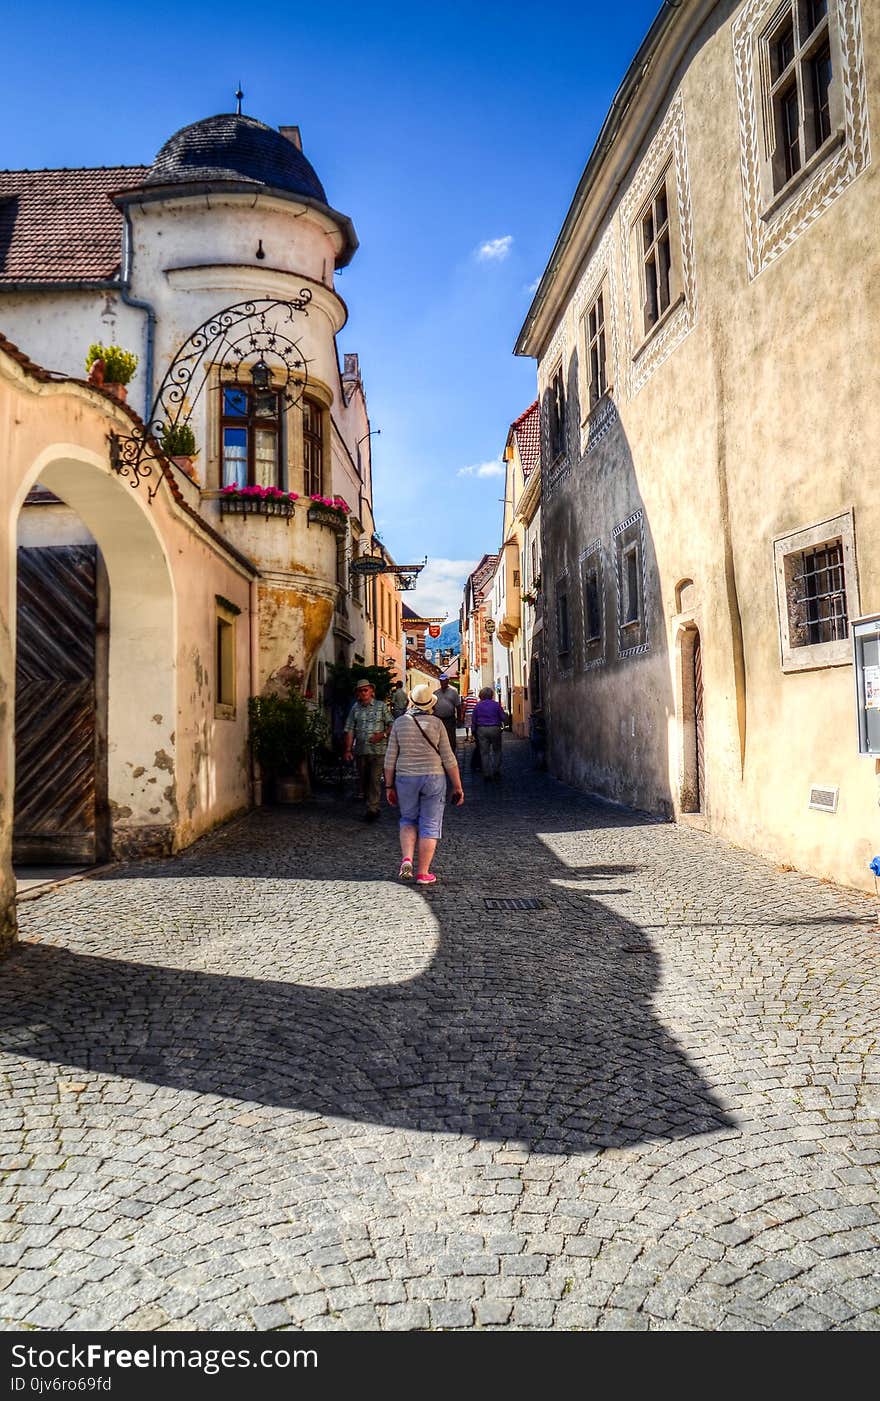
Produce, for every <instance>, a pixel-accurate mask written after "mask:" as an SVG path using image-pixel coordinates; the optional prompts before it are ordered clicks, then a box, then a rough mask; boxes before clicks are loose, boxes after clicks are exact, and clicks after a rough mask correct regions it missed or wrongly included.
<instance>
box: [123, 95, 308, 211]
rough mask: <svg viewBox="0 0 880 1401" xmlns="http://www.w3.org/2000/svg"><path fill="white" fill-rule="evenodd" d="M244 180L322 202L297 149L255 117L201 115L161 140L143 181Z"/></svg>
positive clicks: (148, 182)
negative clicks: (162, 141)
mask: <svg viewBox="0 0 880 1401" xmlns="http://www.w3.org/2000/svg"><path fill="white" fill-rule="evenodd" d="M214 180H234V181H237V182H240V181H247V182H249V183H252V184H255V185H270V186H273V187H274V188H275V189H277V190H289V191H290V192H291V193H292V194H297V195H305V196H306V197H307V198H308V199H314V200H318V201H320V203H321V204H326V203H327V196H326V195H325V193H324V187H323V185H322V184H321V182H320V180H319V179H318V177H317V175H316V174H315V172H314V170H313V169H312V167H311V165H310V164H309V162H308V161H307V160H306V158H305V156H304V155H303V153H302V151H300V150H298V148H297V147H296V146H294V144H293V142H292V141H288V140H287V138H286V137H284V136H282V135H281V133H280V132H278V131H276V130H275V129H274V128H273V127H270V126H266V125H265V123H264V122H258V121H257V120H256V119H255V118H254V117H242V116H238V115H236V114H235V113H227V114H225V115H223V116H219V117H206V118H205V119H204V121H201V122H194V123H193V125H192V126H185V127H181V129H180V131H177V132H175V133H174V135H173V136H172V137H171V138H170V139H169V140H168V141H166V142H165V145H164V146H163V147H162V149H161V151H160V152H159V154H158V155H157V157H156V159H155V160H154V161H153V164H152V165H151V166H150V170H149V174H148V175H147V177H146V180H145V181H144V184H146V185H194V184H202V183H203V182H205V181H214Z"/></svg>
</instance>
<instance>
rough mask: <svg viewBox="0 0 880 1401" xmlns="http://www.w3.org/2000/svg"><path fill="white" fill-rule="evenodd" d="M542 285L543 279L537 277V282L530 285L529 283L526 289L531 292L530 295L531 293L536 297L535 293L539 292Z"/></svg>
mask: <svg viewBox="0 0 880 1401" xmlns="http://www.w3.org/2000/svg"><path fill="white" fill-rule="evenodd" d="M540 285H541V279H540V277H536V278H535V280H534V282H530V283H529V285H528V287H527V288H526V291H527V292H529V293H531V294H532V295H534V293H535V292H537V290H538V288H539V287H540Z"/></svg>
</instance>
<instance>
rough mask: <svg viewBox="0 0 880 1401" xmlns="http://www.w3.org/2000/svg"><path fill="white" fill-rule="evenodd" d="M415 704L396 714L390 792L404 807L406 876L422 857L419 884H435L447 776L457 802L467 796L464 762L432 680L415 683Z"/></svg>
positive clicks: (389, 763)
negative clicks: (437, 709) (462, 770)
mask: <svg viewBox="0 0 880 1401" xmlns="http://www.w3.org/2000/svg"><path fill="white" fill-rule="evenodd" d="M410 700H411V702H412V705H411V709H410V710H408V711H407V713H406V714H405V715H401V716H400V718H399V719H397V720H395V722H394V725H393V727H392V730H391V738H390V739H389V741H388V750H387V753H386V755H385V796H386V797H387V799H388V802H389V803H390V804H391V806H392V807H396V808H398V809H399V811H400V870H399V871H398V876H399V878H400V879H401V880H412V876H413V860H414V859H416V843H418V857H417V859H416V884H417V885H433V884H434V883H435V881H436V879H437V877H436V876H435V875H434V874H433V873H432V871H431V862H432V861H433V859H434V852H435V851H436V849H437V843H438V842H439V840H440V837H441V836H442V834H443V809H444V807H445V805H446V780H447V778H448V779H449V782H450V785H451V788H452V802H453V804H454V805H455V806H456V807H458V806H459V805H460V804H461V803H463V802H464V789H463V788H462V786H461V775H460V773H459V771H458V763H457V762H456V758H455V754H454V753H453V751H452V748H451V746H450V743H449V735H448V732H447V729H446V726H445V724H444V723H443V721H442V720H439V719H438V718H437V716H436V715H434V714H433V713H432V712H433V711H434V709H435V707H436V704H437V699H436V695H432V694H431V688H430V686H426V685H420V686H414V687H413V691H412V696H411V697H410Z"/></svg>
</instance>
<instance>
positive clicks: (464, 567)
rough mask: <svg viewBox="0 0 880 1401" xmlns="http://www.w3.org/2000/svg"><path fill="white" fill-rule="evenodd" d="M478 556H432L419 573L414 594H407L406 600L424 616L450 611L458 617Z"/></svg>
mask: <svg viewBox="0 0 880 1401" xmlns="http://www.w3.org/2000/svg"><path fill="white" fill-rule="evenodd" d="M476 564H477V561H476V560H475V559H429V560H428V563H427V564H426V565H425V567H424V569H423V570H422V572H421V574H420V575H419V582H418V587H417V588H416V590H415V592H414V593H407V594H403V595H402V597H403V599H404V601H405V602H406V603H407V604H408V605H409V607H410V608H411V609H412V610H413V612H414V613H418V614H419V616H420V617H423V618H439V617H442V616H443V614H444V613H448V614H449V617H450V618H455V617H457V616H458V610H459V608H460V607H461V598H462V594H463V593H464V584H465V580H466V579H467V576H468V575H469V574H470V572H471V570H472V569H474V568H475V566H476Z"/></svg>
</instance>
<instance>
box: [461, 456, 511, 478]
mask: <svg viewBox="0 0 880 1401" xmlns="http://www.w3.org/2000/svg"><path fill="white" fill-rule="evenodd" d="M456 475H457V476H459V477H503V476H504V463H503V462H502V461H501V458H500V457H495V458H493V459H492V461H491V462H475V463H473V464H472V466H470V467H459V469H458V472H457V473H456Z"/></svg>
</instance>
